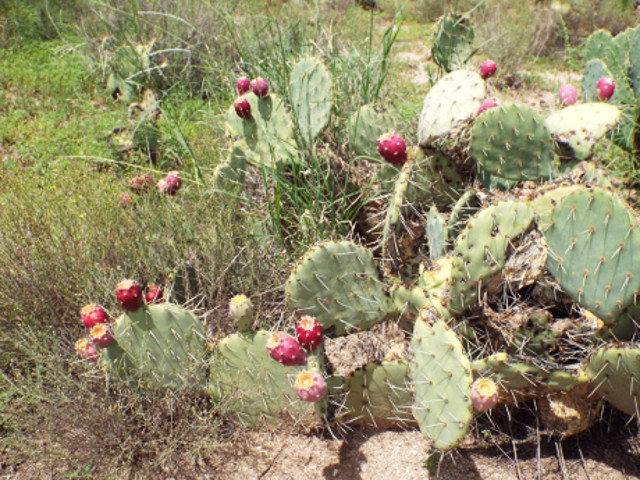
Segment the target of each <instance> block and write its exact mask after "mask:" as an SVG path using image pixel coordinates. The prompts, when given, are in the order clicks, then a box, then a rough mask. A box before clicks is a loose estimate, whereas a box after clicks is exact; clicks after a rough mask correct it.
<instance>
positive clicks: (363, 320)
mask: <svg viewBox="0 0 640 480" xmlns="http://www.w3.org/2000/svg"><path fill="white" fill-rule="evenodd" d="M285 290H286V294H287V301H288V303H289V306H290V307H291V308H292V309H294V310H297V311H298V312H300V313H301V314H302V315H311V316H313V317H315V318H317V319H318V322H320V324H321V325H322V328H323V329H324V330H325V331H331V330H334V333H335V334H336V335H343V334H345V333H347V332H353V331H357V330H367V329H369V328H371V327H372V326H374V325H375V324H377V323H379V322H381V321H383V320H384V318H385V317H386V315H387V314H388V312H389V311H391V310H392V309H393V302H392V301H391V299H390V297H389V295H388V294H387V290H386V285H385V284H384V283H383V282H382V280H381V278H380V273H379V272H378V269H377V267H376V264H375V262H374V261H373V255H372V253H371V252H370V251H369V250H367V249H366V248H364V247H361V246H358V245H356V244H355V243H353V242H350V241H341V242H327V243H323V244H320V245H318V246H316V247H313V248H312V249H311V250H309V251H308V252H307V253H306V254H305V255H304V256H303V257H302V258H301V259H300V260H299V261H298V264H297V266H296V267H295V268H294V270H293V272H291V275H290V276H289V279H288V280H287V284H286V287H285Z"/></svg>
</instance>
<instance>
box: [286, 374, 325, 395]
mask: <svg viewBox="0 0 640 480" xmlns="http://www.w3.org/2000/svg"><path fill="white" fill-rule="evenodd" d="M293 390H294V391H295V392H296V395H298V398H299V399H300V400H303V401H305V402H317V401H318V400H322V399H323V398H324V397H325V395H326V394H327V382H325V380H324V377H323V376H322V375H320V374H319V373H318V372H311V371H309V370H305V371H304V372H300V374H299V375H298V378H296V383H295V385H294V386H293Z"/></svg>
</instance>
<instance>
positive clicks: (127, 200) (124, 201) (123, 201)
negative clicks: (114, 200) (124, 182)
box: [119, 193, 133, 208]
mask: <svg viewBox="0 0 640 480" xmlns="http://www.w3.org/2000/svg"><path fill="white" fill-rule="evenodd" d="M119 202H120V206H121V207H123V208H126V207H128V206H129V205H131V204H133V197H132V196H131V195H129V194H128V193H123V194H122V195H120V200H119Z"/></svg>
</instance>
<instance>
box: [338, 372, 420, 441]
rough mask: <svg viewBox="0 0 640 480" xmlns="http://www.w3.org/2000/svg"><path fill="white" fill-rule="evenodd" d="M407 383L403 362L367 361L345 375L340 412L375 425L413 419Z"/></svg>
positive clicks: (400, 423)
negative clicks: (344, 392)
mask: <svg viewBox="0 0 640 480" xmlns="http://www.w3.org/2000/svg"><path fill="white" fill-rule="evenodd" d="M410 384H411V380H410V376H409V366H408V365H407V364H406V363H404V362H397V361H391V362H386V361H385V362H382V364H381V365H376V364H374V363H370V364H368V365H366V366H365V368H364V370H357V371H355V372H354V373H353V375H352V376H351V378H349V383H348V386H349V393H348V394H347V397H346V399H345V401H344V407H343V408H344V416H345V417H347V418H349V419H353V421H356V422H358V423H364V424H369V425H373V426H374V427H376V428H386V427H389V426H398V425H406V424H408V423H414V418H413V416H412V414H411V406H412V405H413V395H412V393H411V387H410Z"/></svg>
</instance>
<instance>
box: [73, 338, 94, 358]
mask: <svg viewBox="0 0 640 480" xmlns="http://www.w3.org/2000/svg"><path fill="white" fill-rule="evenodd" d="M76 353H77V354H78V356H79V357H80V358H85V359H87V360H90V361H92V362H97V361H98V349H96V346H95V345H94V344H93V342H92V341H91V339H90V338H81V339H80V340H78V341H77V342H76Z"/></svg>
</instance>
